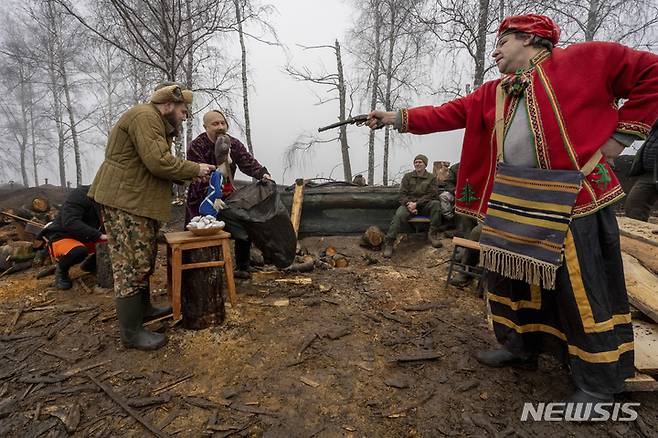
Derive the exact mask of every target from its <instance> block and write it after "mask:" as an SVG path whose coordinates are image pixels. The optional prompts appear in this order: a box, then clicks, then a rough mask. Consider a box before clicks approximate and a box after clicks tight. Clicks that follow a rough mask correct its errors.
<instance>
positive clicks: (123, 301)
mask: <svg viewBox="0 0 658 438" xmlns="http://www.w3.org/2000/svg"><path fill="white" fill-rule="evenodd" d="M116 306H117V318H118V320H119V331H120V332H121V343H122V344H123V346H124V347H126V348H136V349H138V350H157V349H158V348H160V347H162V346H163V345H164V344H166V343H167V337H166V336H165V335H163V334H160V333H153V332H151V331H148V330H146V329H145V328H144V327H142V317H143V312H142V297H141V294H136V295H133V296H131V297H122V298H117V299H116Z"/></svg>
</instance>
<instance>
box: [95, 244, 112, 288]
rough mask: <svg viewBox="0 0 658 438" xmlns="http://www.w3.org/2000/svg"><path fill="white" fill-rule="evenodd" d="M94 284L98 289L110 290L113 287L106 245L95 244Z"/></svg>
mask: <svg viewBox="0 0 658 438" xmlns="http://www.w3.org/2000/svg"><path fill="white" fill-rule="evenodd" d="M96 284H98V287H102V288H104V289H112V288H113V287H114V277H113V276H112V263H111V262H110V250H109V248H108V247H107V243H97V244H96Z"/></svg>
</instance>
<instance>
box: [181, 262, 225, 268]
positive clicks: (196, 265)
mask: <svg viewBox="0 0 658 438" xmlns="http://www.w3.org/2000/svg"><path fill="white" fill-rule="evenodd" d="M220 266H224V262H223V261H221V260H220V261H214V262H199V263H186V264H184V265H182V266H181V269H182V270H185V269H199V268H215V267H220Z"/></svg>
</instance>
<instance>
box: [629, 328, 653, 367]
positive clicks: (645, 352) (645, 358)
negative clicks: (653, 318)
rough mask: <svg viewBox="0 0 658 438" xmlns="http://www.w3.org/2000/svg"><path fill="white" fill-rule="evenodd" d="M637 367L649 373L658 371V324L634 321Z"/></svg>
mask: <svg viewBox="0 0 658 438" xmlns="http://www.w3.org/2000/svg"><path fill="white" fill-rule="evenodd" d="M633 336H634V338H635V368H637V369H638V371H641V372H643V373H647V374H655V373H658V325H656V324H652V323H650V322H645V321H633Z"/></svg>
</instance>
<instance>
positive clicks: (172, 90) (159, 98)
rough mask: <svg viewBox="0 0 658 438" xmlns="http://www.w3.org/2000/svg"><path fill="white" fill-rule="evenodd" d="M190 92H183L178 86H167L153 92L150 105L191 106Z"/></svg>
mask: <svg viewBox="0 0 658 438" xmlns="http://www.w3.org/2000/svg"><path fill="white" fill-rule="evenodd" d="M192 96H193V95H192V91H191V90H183V89H181V87H180V86H179V85H168V86H166V87H162V88H158V89H157V90H155V91H154V92H153V94H152V95H151V98H150V99H149V101H150V102H151V103H169V102H173V103H186V104H187V105H190V104H192Z"/></svg>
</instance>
